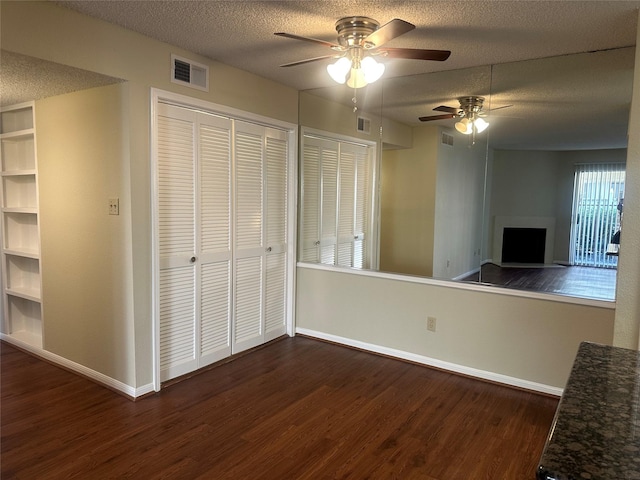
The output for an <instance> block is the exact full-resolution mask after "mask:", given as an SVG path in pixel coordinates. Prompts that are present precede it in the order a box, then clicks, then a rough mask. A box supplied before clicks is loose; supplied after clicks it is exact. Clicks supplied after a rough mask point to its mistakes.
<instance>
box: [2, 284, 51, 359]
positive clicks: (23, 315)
mask: <svg viewBox="0 0 640 480" xmlns="http://www.w3.org/2000/svg"><path fill="white" fill-rule="evenodd" d="M5 298H6V299H7V305H6V312H7V315H8V318H7V324H8V327H9V328H8V331H7V334H8V335H9V336H10V337H11V338H13V339H16V340H18V341H21V342H25V343H27V344H29V345H33V346H37V347H40V348H42V309H41V306H40V303H39V302H34V301H32V300H29V299H25V298H22V297H16V296H13V295H7V296H6V297H5Z"/></svg>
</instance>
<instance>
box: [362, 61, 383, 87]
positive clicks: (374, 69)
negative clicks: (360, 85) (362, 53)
mask: <svg viewBox="0 0 640 480" xmlns="http://www.w3.org/2000/svg"><path fill="white" fill-rule="evenodd" d="M360 64H361V67H362V71H363V72H364V79H365V80H366V81H367V83H373V82H375V81H376V80H378V79H379V78H380V77H382V74H383V73H384V64H382V63H378V62H376V61H375V59H374V58H373V57H365V58H363V59H362V62H361V63H360Z"/></svg>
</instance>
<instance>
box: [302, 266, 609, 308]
mask: <svg viewBox="0 0 640 480" xmlns="http://www.w3.org/2000/svg"><path fill="white" fill-rule="evenodd" d="M298 268H308V269H311V270H325V271H329V272H336V273H346V274H348V275H362V276H365V277H373V278H384V279H387V280H396V281H399V282H408V283H420V284H423V285H434V286H437V287H446V288H456V289H459V290H473V291H476V292H484V293H492V294H495V295H509V296H512V297H521V298H533V299H536V300H545V301H547V302H558V303H571V304H574V305H584V306H587V307H596V308H606V309H609V310H615V308H616V302H615V301H609V300H595V299H590V298H582V297H569V296H564V295H559V294H557V293H541V292H529V291H526V290H514V289H509V288H500V287H496V286H495V285H483V284H481V283H472V282H453V281H451V280H438V279H437V278H430V277H418V276H411V275H401V274H399V273H388V272H377V271H373V270H358V269H355V268H347V267H336V266H333V265H324V264H321V263H304V262H298Z"/></svg>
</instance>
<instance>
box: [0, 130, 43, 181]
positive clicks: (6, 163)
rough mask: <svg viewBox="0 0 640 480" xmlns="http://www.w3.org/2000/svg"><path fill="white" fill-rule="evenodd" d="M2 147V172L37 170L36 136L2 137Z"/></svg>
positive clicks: (15, 135) (10, 135)
mask: <svg viewBox="0 0 640 480" xmlns="http://www.w3.org/2000/svg"><path fill="white" fill-rule="evenodd" d="M0 138H1V141H0V143H1V145H2V171H4V172H7V171H11V170H35V168H36V154H35V141H34V135H33V134H30V135H18V134H4V135H0Z"/></svg>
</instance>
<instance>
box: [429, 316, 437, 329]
mask: <svg viewBox="0 0 640 480" xmlns="http://www.w3.org/2000/svg"><path fill="white" fill-rule="evenodd" d="M427 330H429V331H430V332H435V331H436V317H427Z"/></svg>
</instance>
